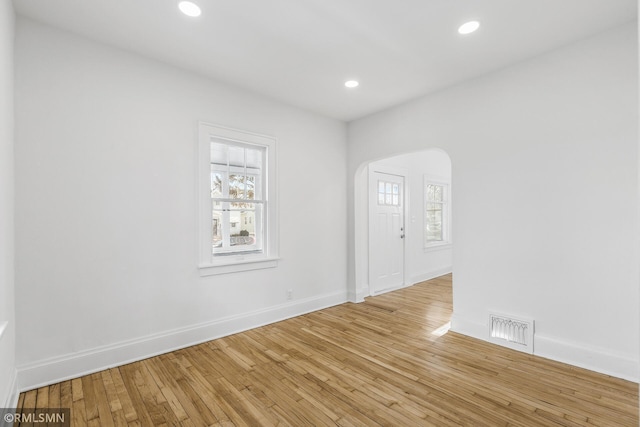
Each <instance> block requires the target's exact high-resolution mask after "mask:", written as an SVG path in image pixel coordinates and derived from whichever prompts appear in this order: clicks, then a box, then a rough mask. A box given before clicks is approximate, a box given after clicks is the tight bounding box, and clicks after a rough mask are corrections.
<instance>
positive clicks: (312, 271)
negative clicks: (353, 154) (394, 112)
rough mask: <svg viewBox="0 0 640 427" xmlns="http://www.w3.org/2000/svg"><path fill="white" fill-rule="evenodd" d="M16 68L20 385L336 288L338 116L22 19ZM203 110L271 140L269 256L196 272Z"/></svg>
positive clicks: (290, 308)
mask: <svg viewBox="0 0 640 427" xmlns="http://www.w3.org/2000/svg"><path fill="white" fill-rule="evenodd" d="M16 71H17V72H16V141H17V144H16V195H17V196H16V256H17V263H16V283H17V295H16V299H17V313H18V314H17V319H18V343H17V344H18V354H17V359H18V365H19V371H20V374H19V377H20V386H21V388H23V389H24V388H27V387H33V386H34V385H37V384H41V383H46V382H51V381H55V380H58V379H60V378H65V377H69V376H76V375H78V374H80V373H82V372H83V371H91V370H96V369H100V368H102V367H104V366H108V365H115V364H120V363H123V362H124V361H126V360H131V359H137V358H141V357H145V356H147V355H149V354H154V353H160V352H166V351H168V350H171V349H172V348H175V347H180V346H185V345H187V344H190V343H193V342H198V341H203V340H207V339H210V338H213V337H216V336H220V335H225V334H228V333H231V332H235V331H238V330H241V329H247V328H249V327H252V326H256V325H260V324H264V323H268V322H272V321H275V320H277V319H280V318H283V317H287V316H292V315H295V314H299V313H302V312H305V311H309V310H313V309H318V308H321V307H324V306H327V305H333V304H337V303H341V302H344V301H345V300H346V235H347V234H346V233H347V230H346V224H347V219H346V207H345V201H346V199H347V195H346V189H345V182H347V178H346V160H345V159H346V126H345V124H344V123H342V122H339V121H336V120H332V119H326V118H323V117H320V116H317V115H314V114H311V113H307V112H303V111H301V110H298V109H295V108H291V107H287V106H284V105H282V104H279V103H275V102H273V101H270V100H267V99H264V98H262V97H259V96H255V95H252V94H250V93H247V92H244V91H242V90H239V89H236V88H233V87H229V86H226V85H223V84H219V83H216V82H213V81H211V80H207V79H204V78H201V77H199V76H197V75H194V74H191V73H188V72H186V71H182V70H179V69H175V68H172V67H170V66H165V65H163V64H161V63H157V62H154V61H150V60H147V59H144V58H141V57H138V56H135V55H132V54H129V53H127V52H124V51H121V50H116V49H112V48H110V47H106V46H104V45H101V44H97V43H93V42H91V41H89V40H86V39H82V38H79V37H76V36H74V35H71V34H69V33H65V32H61V31H58V30H55V29H52V28H50V27H45V26H42V25H40V24H37V23H35V22H32V21H27V20H22V19H19V20H18V23H17V40H16ZM199 120H203V121H207V122H210V123H215V124H220V125H223V126H227V127H232V128H236V129H240V130H246V131H251V132H256V133H261V134H266V135H272V136H275V137H276V138H277V144H278V147H277V153H278V196H279V208H280V218H279V219H280V230H281V232H280V242H279V243H280V256H281V261H280V263H279V266H278V267H277V268H273V269H266V270H258V271H251V272H243V273H237V274H227V275H220V276H211V277H205V278H200V277H199V274H198V270H197V268H196V266H197V263H198V252H197V251H198V244H197V230H196V227H197V221H196V220H197V212H196V208H197V204H196V177H197V174H196V172H197V171H196V169H197V168H196V166H197V163H196V146H197V145H196V144H197V125H198V121H199ZM288 289H291V290H292V291H293V300H292V301H287V290H288Z"/></svg>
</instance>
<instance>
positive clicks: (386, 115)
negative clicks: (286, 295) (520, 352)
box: [348, 23, 640, 380]
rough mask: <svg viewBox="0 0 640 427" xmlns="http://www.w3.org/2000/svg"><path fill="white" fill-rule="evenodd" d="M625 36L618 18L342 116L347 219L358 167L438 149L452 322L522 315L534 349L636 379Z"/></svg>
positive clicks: (633, 175)
mask: <svg viewBox="0 0 640 427" xmlns="http://www.w3.org/2000/svg"><path fill="white" fill-rule="evenodd" d="M637 40H638V39H637V36H636V25H635V23H634V24H630V25H626V26H624V27H621V28H619V29H616V30H612V31H609V32H607V33H604V34H601V35H600V36H597V37H594V38H591V39H588V40H584V41H582V42H580V43H577V44H574V45H571V46H567V47H565V48H562V49H559V50H556V51H554V52H550V53H548V54H545V55H542V56H539V57H536V58H533V59H530V60H528V61H525V62H522V63H520V64H517V65H515V66H512V67H509V68H506V69H503V70H501V71H499V72H496V73H492V74H489V75H486V76H483V77H480V78H477V79H474V80H471V81H467V82H465V83H463V84H460V85H457V86H455V87H451V88H449V89H447V90H443V91H441V92H438V93H434V94H432V95H430V96H426V97H423V98H420V99H418V100H416V101H414V102H410V103H408V104H405V105H402V106H399V107H397V108H393V109H391V110H388V111H385V112H382V113H379V114H376V115H373V116H371V117H368V118H364V119H362V120H358V121H355V122H353V123H350V125H349V128H348V133H349V177H350V178H349V179H350V181H351V184H352V186H351V188H350V189H349V191H350V195H351V199H350V200H351V202H350V206H349V211H350V220H351V221H354V220H353V217H354V215H356V218H360V217H359V216H357V215H360V214H361V212H360V208H359V207H358V206H359V204H360V203H361V198H360V197H361V196H360V192H359V190H360V188H359V187H360V186H361V182H360V180H359V179H358V173H359V168H362V165H363V164H365V163H366V162H368V161H371V160H374V159H379V158H383V157H388V156H391V155H394V154H398V153H406V152H413V151H417V150H420V149H423V148H429V147H439V148H442V149H444V150H445V151H446V152H447V153H448V154H449V155H450V157H451V161H452V168H453V169H452V170H453V185H454V187H455V200H454V210H453V218H454V219H453V227H454V233H453V237H454V255H453V265H454V319H453V320H454V322H453V328H454V329H455V330H456V331H458V332H461V333H464V334H468V335H472V336H476V337H479V338H482V339H486V338H487V317H488V312H489V310H494V311H497V312H500V313H506V314H512V315H516V316H518V315H519V316H525V317H530V318H533V319H535V321H536V341H535V353H537V354H539V355H542V356H545V357H549V358H552V359H556V360H562V361H565V362H569V363H573V364H576V365H579V366H585V367H588V368H590V369H594V370H597V371H601V372H606V373H610V374H613V375H616V376H620V377H624V378H630V379H634V380H637V379H638V374H637V366H638V353H639V349H638V340H637V337H638V335H639V333H638V332H639V331H638V329H639V320H640V319H639V305H638V301H639V295H638V283H639V280H638V279H639V274H638V263H637V259H638V248H637V236H638V224H637V218H636V215H637V214H636V212H637V201H638V198H637V141H638V138H637V126H638V106H637V94H638V90H637V87H638V73H637V56H638V47H637ZM354 191H356V192H355V193H354ZM354 201H355V204H354ZM356 221H357V220H356ZM349 230H354V224H353V223H350V225H349ZM356 246H357V242H356V240H355V238H354V236H353V234H351V235H350V248H349V286H350V290H349V291H350V296H351V297H353V295H354V294H355V295H357V294H358V292H359V289H358V286H361V283H362V282H361V281H359V280H358V277H357V275H356V272H357V271H360V270H361V269H362V265H361V261H360V258H358V257H357V255H356Z"/></svg>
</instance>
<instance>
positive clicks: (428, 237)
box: [424, 179, 449, 248]
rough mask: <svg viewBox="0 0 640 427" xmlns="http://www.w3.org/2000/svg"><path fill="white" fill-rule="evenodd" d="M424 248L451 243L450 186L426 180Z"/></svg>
mask: <svg viewBox="0 0 640 427" xmlns="http://www.w3.org/2000/svg"><path fill="white" fill-rule="evenodd" d="M424 189H425V197H424V200H425V205H424V206H425V208H424V246H425V248H429V247H433V246H439V245H443V244H447V243H449V186H448V185H447V184H444V183H440V182H432V181H427V180H426V179H425V186H424Z"/></svg>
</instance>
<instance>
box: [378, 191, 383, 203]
mask: <svg viewBox="0 0 640 427" xmlns="http://www.w3.org/2000/svg"><path fill="white" fill-rule="evenodd" d="M378 204H379V205H384V193H378Z"/></svg>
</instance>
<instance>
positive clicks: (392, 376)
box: [19, 276, 638, 427]
mask: <svg viewBox="0 0 640 427" xmlns="http://www.w3.org/2000/svg"><path fill="white" fill-rule="evenodd" d="M450 316H451V276H443V277H442V278H438V279H434V280H431V281H428V282H424V283H420V284H418V285H415V286H413V287H410V288H407V289H404V290H400V291H396V292H392V293H388V294H385V295H381V296H377V297H374V298H368V299H367V301H366V302H365V303H363V304H343V305H341V306H337V307H333V308H329V309H325V310H322V311H318V312H315V313H311V314H307V315H304V316H300V317H297V318H295V319H290V320H286V321H283V322H279V323H275V324H272V325H269V326H265V327H261V328H257V329H254V330H251V331H248V332H244V333H240V334H237V335H233V336H229V337H226V338H223V339H218V340H215V341H211V342H208V343H205V344H201V345H198V346H194V347H190V348H187V349H184V350H179V351H175V352H172V353H169V354H165V355H163V356H158V357H154V358H151V359H147V360H144V361H141V362H137V363H132V364H129V365H125V366H121V367H119V368H113V369H109V370H106V371H103V372H99V373H96V374H93V375H88V376H85V377H82V378H78V379H75V380H72V381H65V382H63V383H60V384H55V385H52V386H49V387H42V388H40V389H37V390H33V391H29V392H26V393H23V394H21V395H20V403H19V404H20V405H24V407H25V408H27V407H31V408H33V407H66V408H71V414H72V425H78V426H80V425H90V426H110V425H116V426H124V425H131V426H140V425H141V426H152V425H168V426H173V425H184V426H207V425H215V426H234V425H235V426H270V425H283V426H286V425H289V426H296V427H297V426H327V425H329V426H333V425H339V426H378V425H387V426H401V427H411V426H431V425H433V426H459V425H463V426H491V427H495V426H524V427H531V426H606V427H613V426H633V427H637V426H638V387H637V385H636V384H634V383H631V382H627V381H623V380H619V379H615V378H611V377H608V376H605V375H600V374H596V373H593V372H590V371H586V370H582V369H578V368H575V367H571V366H567V365H563V364H561V363H556V362H552V361H549V360H545V359H541V358H538V357H532V356H529V355H526V354H522V353H519V352H515V351H512V350H507V349H504V348H501V347H497V346H493V345H490V344H487V343H484V342H482V341H478V340H474V339H471V338H468V337H464V336H462V335H458V334H455V333H452V332H449V333H446V334H444V335H442V336H438V329H439V328H441V327H442V326H443V325H444V324H446V323H447V322H448V321H449V318H450ZM440 332H443V331H442V330H440Z"/></svg>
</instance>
